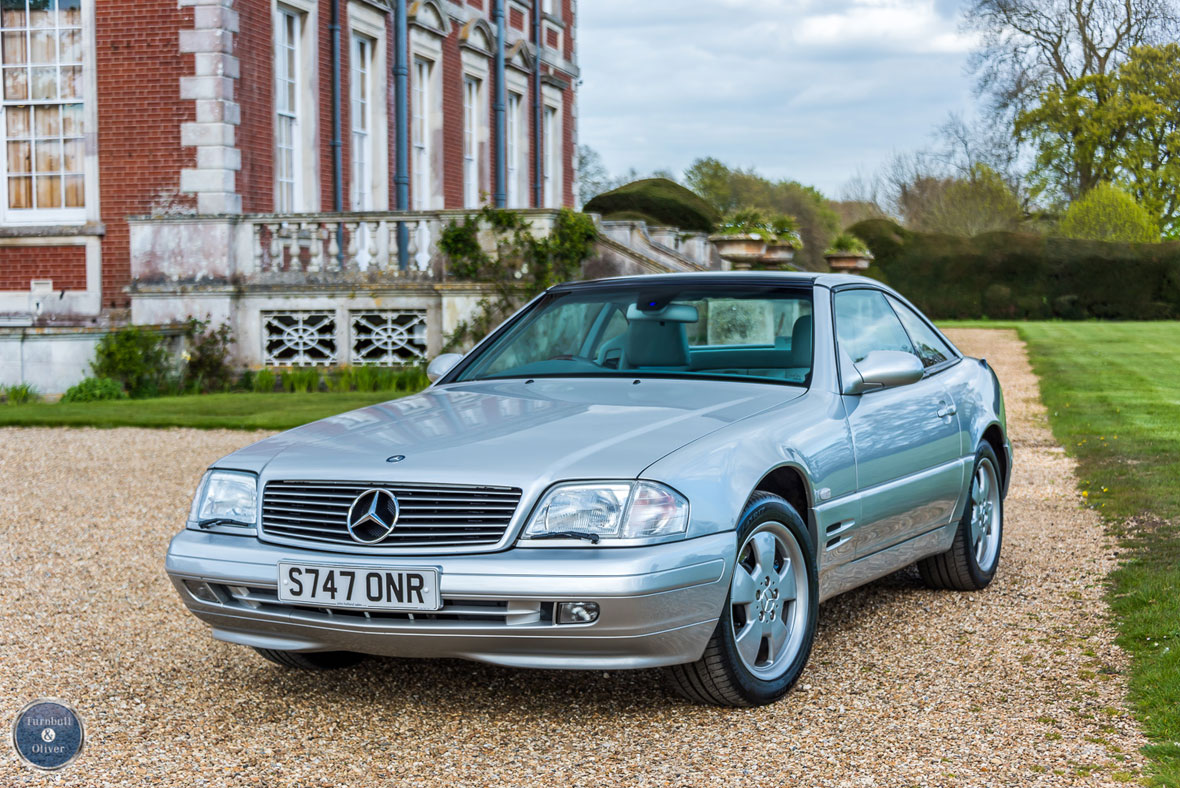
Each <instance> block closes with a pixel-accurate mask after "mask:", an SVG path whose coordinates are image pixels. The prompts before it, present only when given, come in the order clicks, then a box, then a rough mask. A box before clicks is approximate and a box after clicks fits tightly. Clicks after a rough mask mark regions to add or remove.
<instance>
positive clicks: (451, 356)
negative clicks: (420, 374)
mask: <svg viewBox="0 0 1180 788" xmlns="http://www.w3.org/2000/svg"><path fill="white" fill-rule="evenodd" d="M462 358H463V356H462V354H460V353H443V354H442V355H441V356H438V357H436V358H435V359H434V361H431V362H430V364H428V365H427V367H426V377H427V378H429V379H430V382H431V383H433V382H434V381H436V380H438V379H439V378H441V377H442V376H443V375H445V374H447V373H448V372H450V371H451V370H452V369H454V368H455V365H456V364H458V363H459V361H460V360H461V359H462Z"/></svg>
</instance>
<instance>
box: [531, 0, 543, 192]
mask: <svg viewBox="0 0 1180 788" xmlns="http://www.w3.org/2000/svg"><path fill="white" fill-rule="evenodd" d="M533 45H534V46H535V47H536V51H535V52H534V55H535V57H534V58H533V207H534V208H540V207H542V206H541V202H542V200H543V199H544V197H545V195H544V191H543V187H542V184H543V182H544V178H545V173H544V167H545V154H544V152H543V151H542V150H541V145H542V144H543V143H544V140H543V139H542V137H543V136H544V135H543V134H542V132H541V119H542V115H541V52H542V50H543V42H542V41H541V4H540V3H539V2H538V3H533Z"/></svg>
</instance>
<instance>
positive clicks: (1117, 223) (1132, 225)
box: [1057, 183, 1160, 243]
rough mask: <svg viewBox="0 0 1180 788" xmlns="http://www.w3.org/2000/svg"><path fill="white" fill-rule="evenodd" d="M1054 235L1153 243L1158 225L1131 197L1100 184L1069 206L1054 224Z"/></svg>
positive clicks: (1106, 184) (1158, 230) (1109, 186)
mask: <svg viewBox="0 0 1180 788" xmlns="http://www.w3.org/2000/svg"><path fill="white" fill-rule="evenodd" d="M1057 235H1060V236H1061V237H1063V238H1077V239H1079V240H1084V241H1121V242H1124V243H1155V242H1156V241H1159V239H1160V228H1159V225H1158V224H1156V221H1155V219H1153V218H1152V216H1151V214H1150V213H1148V211H1147V209H1146V208H1144V207H1143V206H1142V205H1140V204H1139V203H1137V202H1136V201H1135V198H1134V197H1132V196H1131V195H1129V194H1127V193H1126V192H1125V191H1123V190H1122V189H1120V188H1119V187H1117V186H1112V185H1111V184H1109V183H1102V184H1099V185H1098V186H1095V187H1094V188H1093V189H1091V190H1090V191H1088V192H1086V193H1085V194H1084V195H1082V197H1081V198H1079V199H1077V200H1075V201H1074V202H1073V203H1072V204H1071V205H1070V206H1069V209H1068V210H1067V211H1066V212H1065V215H1064V216H1062V217H1061V222H1060V223H1059V224H1058V225H1057Z"/></svg>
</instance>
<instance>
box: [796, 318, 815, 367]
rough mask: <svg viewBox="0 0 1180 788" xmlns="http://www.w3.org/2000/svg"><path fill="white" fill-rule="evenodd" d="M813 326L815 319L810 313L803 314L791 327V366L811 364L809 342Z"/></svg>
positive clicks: (810, 341)
mask: <svg viewBox="0 0 1180 788" xmlns="http://www.w3.org/2000/svg"><path fill="white" fill-rule="evenodd" d="M814 327H815V321H814V320H813V319H812V317H811V315H803V317H801V318H799V319H797V320H796V321H795V327H794V328H792V329H791V366H792V367H810V366H811V343H812V341H813V329H814Z"/></svg>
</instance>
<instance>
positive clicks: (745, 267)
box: [709, 233, 766, 271]
mask: <svg viewBox="0 0 1180 788" xmlns="http://www.w3.org/2000/svg"><path fill="white" fill-rule="evenodd" d="M709 241H710V242H711V243H712V244H713V246H715V247H716V248H717V254H719V255H721V259H722V260H727V261H729V263H730V265H731V266H732V267H733V269H734V270H735V271H749V270H750V269H751V268H752V267H753V266H754V263H756V262H758V261H759V260H761V259H762V255H763V254H765V253H766V241H765V240H763V238H762V236H760V235H755V234H753V233H741V234H738V235H710V236H709Z"/></svg>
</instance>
